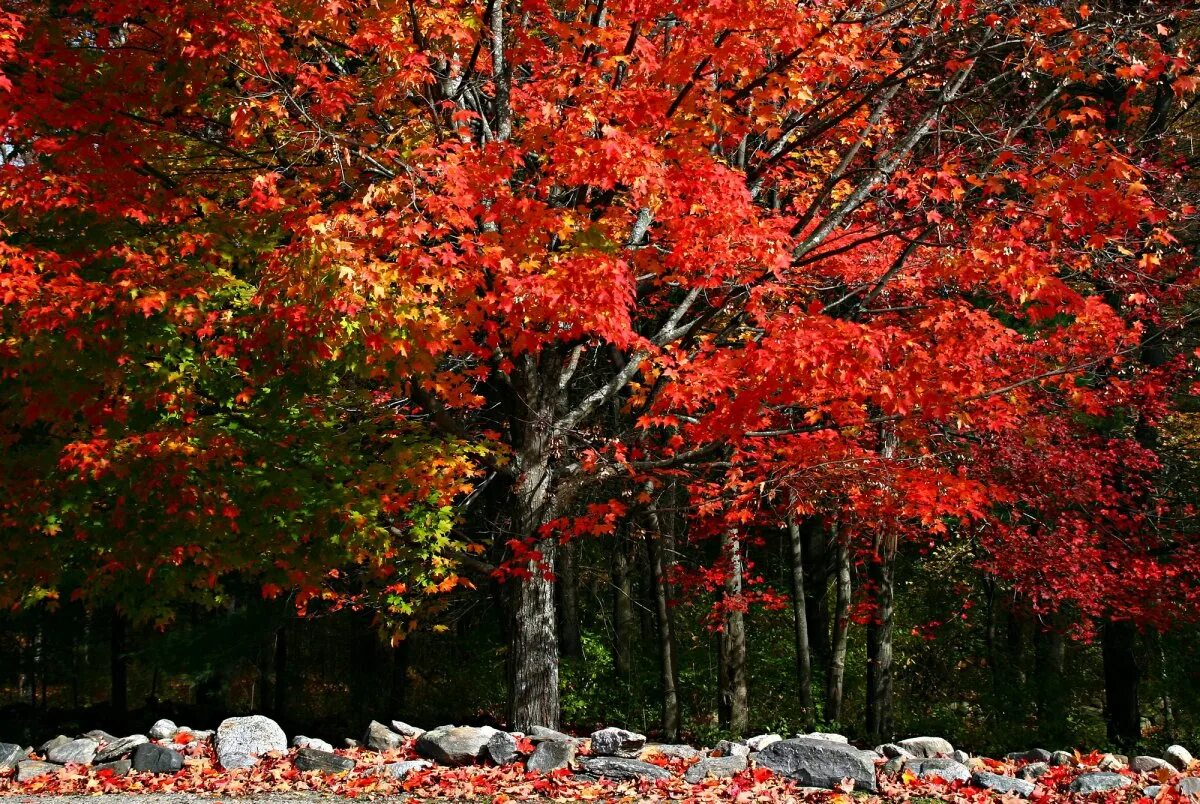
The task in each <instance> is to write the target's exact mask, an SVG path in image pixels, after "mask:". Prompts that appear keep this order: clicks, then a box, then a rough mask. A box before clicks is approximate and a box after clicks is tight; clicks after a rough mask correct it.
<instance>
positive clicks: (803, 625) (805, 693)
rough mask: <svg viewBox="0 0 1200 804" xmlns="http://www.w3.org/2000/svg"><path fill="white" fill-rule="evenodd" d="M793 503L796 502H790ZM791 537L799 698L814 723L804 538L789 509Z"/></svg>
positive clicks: (808, 722) (803, 717)
mask: <svg viewBox="0 0 1200 804" xmlns="http://www.w3.org/2000/svg"><path fill="white" fill-rule="evenodd" d="M790 502H792V503H793V504H794V501H790ZM787 529H788V538H789V540H790V541H791V545H792V622H793V625H794V626H795V632H796V633H795V636H796V685H797V687H798V688H799V692H800V697H799V703H800V721H801V723H803V724H804V727H805V728H811V727H812V724H813V697H812V650H811V647H810V645H809V639H808V607H807V605H806V602H807V598H806V597H805V594H804V540H803V537H802V535H801V533H800V525H799V524H797V522H796V517H795V514H793V513H792V512H790V511H789V512H788V517H787Z"/></svg>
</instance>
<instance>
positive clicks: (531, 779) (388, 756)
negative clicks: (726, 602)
mask: <svg viewBox="0 0 1200 804" xmlns="http://www.w3.org/2000/svg"><path fill="white" fill-rule="evenodd" d="M528 747H529V746H525V748H528ZM183 750H184V753H185V754H186V758H185V762H184V767H183V770H181V771H179V772H178V773H175V774H151V773H131V774H129V775H128V776H114V775H113V774H112V772H111V771H107V770H105V771H100V772H95V771H93V770H91V769H89V768H86V767H83V766H78V765H72V766H67V767H65V768H64V769H63V770H61V771H60V772H58V773H57V774H54V775H49V776H42V777H39V778H36V779H31V780H28V781H26V782H24V783H17V782H16V780H15V774H14V773H13V772H11V771H9V772H6V774H5V775H0V796H15V795H29V794H36V793H41V794H63V795H65V794H70V795H96V794H102V793H122V794H133V793H206V794H215V795H222V796H243V795H252V794H262V793H280V792H319V793H329V794H334V795H340V796H346V797H348V798H359V797H365V798H376V797H381V796H395V795H404V796H408V797H411V798H413V799H437V800H446V799H449V800H475V801H478V800H491V801H495V802H505V801H579V800H584V801H587V800H603V801H697V802H702V801H735V802H753V801H769V802H801V801H807V802H825V801H828V802H834V803H835V804H850V802H852V801H857V802H861V804H882V802H884V801H886V802H903V801H909V800H918V799H936V800H940V801H948V802H955V803H956V804H982V802H989V801H998V802H1003V804H1015V803H1016V802H1018V801H1021V799H1016V798H1013V797H1011V796H1003V795H997V794H994V793H992V792H990V791H987V790H984V789H981V788H977V787H972V786H970V785H968V784H964V783H962V782H942V781H940V780H937V779H920V778H917V777H915V776H913V775H912V774H911V773H907V772H905V773H902V774H900V775H897V776H891V775H881V776H880V778H879V788H880V795H872V796H867V797H863V796H861V795H859V796H853V797H851V795H850V794H851V793H852V792H853V786H852V785H851V784H850V782H849V781H847V782H845V783H844V784H843V785H842V786H840V787H839V788H838V789H836V790H819V789H815V788H805V787H801V786H799V785H797V784H796V783H795V782H792V781H789V780H787V779H784V778H782V777H780V776H776V775H775V774H774V773H772V772H771V771H769V770H767V769H765V768H758V767H751V768H750V769H748V770H746V771H743V772H742V773H739V774H737V775H736V776H733V777H730V778H726V779H706V780H704V781H703V782H701V783H699V784H689V783H687V782H686V781H684V779H683V774H684V772H685V771H686V770H687V768H688V766H689V765H690V764H692V762H694V761H695V760H679V759H670V758H667V757H665V756H663V755H661V754H655V755H651V756H650V757H649V758H648V761H650V762H652V763H653V764H655V765H658V766H659V767H664V768H667V769H669V770H671V771H672V772H673V774H674V775H673V776H672V778H670V779H666V780H659V781H653V782H652V781H640V782H634V781H623V782H617V781H612V780H592V779H587V778H583V777H577V776H574V775H573V774H572V773H571V772H570V771H567V770H559V771H553V772H551V773H549V774H541V773H532V772H527V771H526V770H525V768H524V766H523V765H522V764H520V763H518V764H513V765H507V766H503V767H497V766H494V765H472V766H467V767H461V768H449V767H441V766H436V767H433V768H430V769H427V770H423V771H417V772H414V773H412V774H410V775H409V776H407V777H406V778H404V779H394V778H392V777H390V776H389V775H387V773H386V772H384V771H383V770H382V768H383V766H384V765H386V764H388V763H390V762H396V761H399V760H404V759H413V758H416V753H415V752H414V750H413V747H412V744H411V743H410V744H409V745H407V746H405V747H403V748H400V749H396V750H393V751H385V752H382V753H376V752H372V751H366V750H363V749H360V748H355V749H346V750H339V751H338V752H337V753H338V754H339V755H341V756H344V757H348V758H351V759H353V760H355V763H356V766H355V769H354V770H353V771H350V772H347V773H339V774H321V773H318V772H315V771H301V770H298V769H297V768H296V767H295V764H294V759H295V755H296V752H295V751H294V750H293V751H289V752H288V753H287V754H272V755H269V756H267V757H264V758H263V759H262V761H260V762H259V764H258V765H256V766H254V767H253V768H245V769H239V770H223V769H221V768H220V767H219V766H218V765H217V763H216V759H215V756H214V754H213V750H212V746H211V745H210V744H209V743H207V742H196V743H193V744H191V745H188V746H186V747H185V748H184V749H183ZM1100 760H1101V754H1099V753H1092V754H1088V755H1084V756H1079V757H1077V764H1076V765H1073V766H1062V767H1056V768H1051V769H1050V771H1049V772H1048V773H1046V774H1045V775H1043V776H1042V777H1040V778H1039V779H1038V787H1037V789H1036V790H1035V791H1034V793H1033V795H1032V796H1031V797H1030V800H1031V801H1032V802H1034V803H1035V804H1055V802H1059V801H1070V800H1073V799H1078V798H1079V796H1075V795H1072V794H1071V793H1069V792H1068V787H1069V785H1070V783H1071V782H1072V780H1073V779H1075V778H1076V777H1077V776H1078V775H1080V774H1081V773H1085V772H1091V771H1095V770H1096V765H1097V764H1098V763H1099V761H1100ZM984 762H985V764H986V765H987V766H988V768H989V769H990V770H992V771H994V772H996V773H1007V774H1012V773H1013V772H1015V771H1016V770H1017V769H1018V768H1019V766H1020V765H1021V764H1024V763H1021V762H1017V763H1010V762H1001V761H996V760H991V759H985V760H984ZM1125 773H1126V774H1127V775H1129V776H1130V777H1131V779H1132V780H1133V783H1132V784H1131V785H1130V787H1129V788H1127V789H1126V790H1124V791H1117V792H1114V793H1107V794H1097V795H1095V796H1093V797H1092V798H1091V799H1089V800H1093V801H1130V800H1134V799H1136V800H1137V801H1139V802H1149V801H1150V799H1149V798H1146V797H1144V796H1140V791H1141V790H1142V788H1143V787H1145V786H1146V785H1150V784H1161V785H1162V787H1163V792H1162V793H1161V794H1160V795H1159V796H1158V798H1157V799H1155V801H1158V802H1167V803H1168V804H1174V802H1176V801H1182V800H1184V799H1185V798H1186V797H1180V796H1179V795H1178V793H1177V792H1176V791H1175V790H1174V788H1173V787H1172V786H1171V784H1170V783H1169V782H1170V779H1169V778H1167V777H1165V776H1164V777H1159V776H1154V775H1153V774H1151V775H1149V776H1144V775H1138V774H1135V773H1133V772H1131V771H1126V772H1125Z"/></svg>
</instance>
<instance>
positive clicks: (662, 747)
mask: <svg viewBox="0 0 1200 804" xmlns="http://www.w3.org/2000/svg"><path fill="white" fill-rule="evenodd" d="M700 755H701V754H700V752H699V751H697V750H696V749H695V748H692V747H691V746H690V745H675V744H671V743H667V744H664V743H650V744H649V745H647V746H646V747H645V748H643V749H642V750H641V753H639V754H638V759H646V758H648V757H652V756H660V757H666V758H667V759H696V758H697V757H699V756H700Z"/></svg>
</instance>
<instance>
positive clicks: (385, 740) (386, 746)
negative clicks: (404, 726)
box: [362, 720, 404, 751]
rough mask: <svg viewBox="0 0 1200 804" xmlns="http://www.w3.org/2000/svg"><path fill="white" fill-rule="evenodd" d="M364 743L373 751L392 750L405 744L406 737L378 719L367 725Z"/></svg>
mask: <svg viewBox="0 0 1200 804" xmlns="http://www.w3.org/2000/svg"><path fill="white" fill-rule="evenodd" d="M362 744H363V745H365V746H366V747H367V748H370V749H371V750H372V751H390V750H392V749H393V748H399V747H400V746H402V745H404V737H403V736H402V735H400V734H397V733H396V732H394V731H392V730H391V729H389V728H388V727H387V726H385V725H383V724H382V723H380V722H379V721H378V720H372V721H371V724H370V725H369V726H367V733H366V734H365V735H364V736H363V739H362Z"/></svg>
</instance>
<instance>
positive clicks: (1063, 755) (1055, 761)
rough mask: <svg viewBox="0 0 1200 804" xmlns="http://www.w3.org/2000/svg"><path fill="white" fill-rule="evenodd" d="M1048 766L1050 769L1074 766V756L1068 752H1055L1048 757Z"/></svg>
mask: <svg viewBox="0 0 1200 804" xmlns="http://www.w3.org/2000/svg"><path fill="white" fill-rule="evenodd" d="M1048 764H1049V765H1050V767H1052V768H1059V767H1062V766H1063V765H1074V764H1075V755H1074V754H1072V753H1071V752H1070V751H1055V752H1054V753H1052V754H1051V755H1050V762H1049V763H1048Z"/></svg>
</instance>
